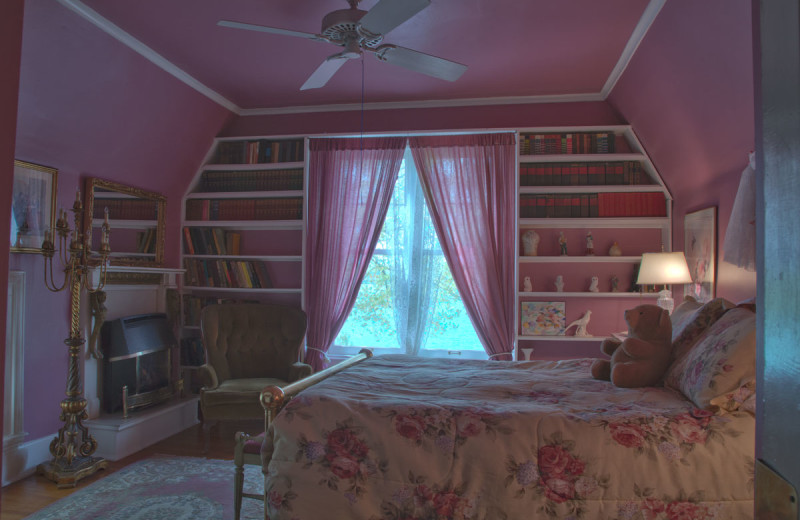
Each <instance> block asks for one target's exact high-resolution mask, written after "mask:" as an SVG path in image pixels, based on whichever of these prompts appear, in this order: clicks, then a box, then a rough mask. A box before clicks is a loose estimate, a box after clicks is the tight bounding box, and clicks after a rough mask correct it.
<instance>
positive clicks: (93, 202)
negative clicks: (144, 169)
mask: <svg viewBox="0 0 800 520" xmlns="http://www.w3.org/2000/svg"><path fill="white" fill-rule="evenodd" d="M166 207H167V198H166V197H164V196H163V195H161V194H159V193H154V192H152V191H146V190H142V189H140V188H134V187H132V186H126V185H124V184H119V183H116V182H113V181H107V180H103V179H97V178H95V177H90V178H88V179H86V199H85V204H84V232H85V233H87V235H88V234H91V235H90V236H91V237H92V238H91V240H92V242H91V243H92V255H91V257H90V260H92V259H94V260H95V261H98V260H99V255H98V254H97V253H96V251H97V249H98V247H99V246H100V238H101V235H100V232H101V227H100V226H102V225H103V221H104V220H105V218H106V214H107V215H108V222H109V224H110V226H111V236H110V240H109V242H110V246H111V255H110V256H109V263H110V264H111V265H129V266H144V267H160V266H162V265H163V264H164V232H165V225H166Z"/></svg>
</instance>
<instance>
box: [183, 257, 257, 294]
mask: <svg viewBox="0 0 800 520" xmlns="http://www.w3.org/2000/svg"><path fill="white" fill-rule="evenodd" d="M183 263H184V267H185V268H186V284H187V285H190V286H203V287H227V288H232V289H268V288H270V287H272V278H271V277H270V275H269V272H268V271H267V266H266V264H265V263H264V262H261V261H255V260H253V261H251V260H205V259H203V260H201V259H197V258H184V260H183Z"/></svg>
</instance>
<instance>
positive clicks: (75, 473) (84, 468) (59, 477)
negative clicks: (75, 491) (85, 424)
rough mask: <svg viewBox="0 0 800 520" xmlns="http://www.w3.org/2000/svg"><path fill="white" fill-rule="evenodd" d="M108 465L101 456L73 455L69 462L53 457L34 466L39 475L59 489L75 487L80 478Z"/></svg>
mask: <svg viewBox="0 0 800 520" xmlns="http://www.w3.org/2000/svg"><path fill="white" fill-rule="evenodd" d="M107 466H108V461H107V460H105V459H104V458H102V457H75V458H74V459H72V463H71V464H67V462H66V461H65V460H63V459H53V460H51V461H50V462H45V463H42V464H39V465H38V466H37V468H36V470H37V472H38V473H39V474H40V475H43V476H44V477H45V478H47V479H49V480H52V481H53V482H55V483H56V487H58V488H59V489H63V488H71V487H75V486H76V485H77V484H78V481H79V480H80V479H82V478H85V477H88V476H90V475H94V474H95V473H97V472H98V471H99V470H101V469H105V468H106V467H107Z"/></svg>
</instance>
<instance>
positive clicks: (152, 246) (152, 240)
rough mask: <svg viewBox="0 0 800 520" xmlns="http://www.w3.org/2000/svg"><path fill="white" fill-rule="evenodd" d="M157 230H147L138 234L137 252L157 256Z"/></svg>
mask: <svg viewBox="0 0 800 520" xmlns="http://www.w3.org/2000/svg"><path fill="white" fill-rule="evenodd" d="M156 235H157V233H156V228H147V229H145V230H144V231H139V232H137V233H136V252H137V253H146V254H155V252H156Z"/></svg>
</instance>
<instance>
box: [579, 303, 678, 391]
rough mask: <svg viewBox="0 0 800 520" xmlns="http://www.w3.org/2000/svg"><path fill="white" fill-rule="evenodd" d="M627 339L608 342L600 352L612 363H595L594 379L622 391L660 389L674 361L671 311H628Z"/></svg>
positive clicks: (653, 307) (651, 308) (639, 308)
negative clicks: (603, 381)
mask: <svg viewBox="0 0 800 520" xmlns="http://www.w3.org/2000/svg"><path fill="white" fill-rule="evenodd" d="M625 321H626V322H627V324H628V336H627V337H626V338H625V339H623V340H621V341H620V340H618V339H616V338H607V339H605V340H603V343H602V344H601V345H600V350H601V351H602V352H603V353H604V354H607V355H609V356H611V359H610V360H608V359H596V360H595V361H594V362H593V363H592V376H593V377H594V378H595V379H603V380H606V381H611V382H612V383H613V384H614V385H615V386H618V387H621V388H635V387H642V386H655V385H658V384H659V383H660V382H661V380H662V379H663V377H664V374H665V373H666V372H667V369H669V365H670V362H671V359H672V321H671V320H670V317H669V311H667V310H666V309H662V308H661V307H659V306H657V305H650V304H645V305H639V306H637V307H634V308H633V309H628V310H626V311H625Z"/></svg>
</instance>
